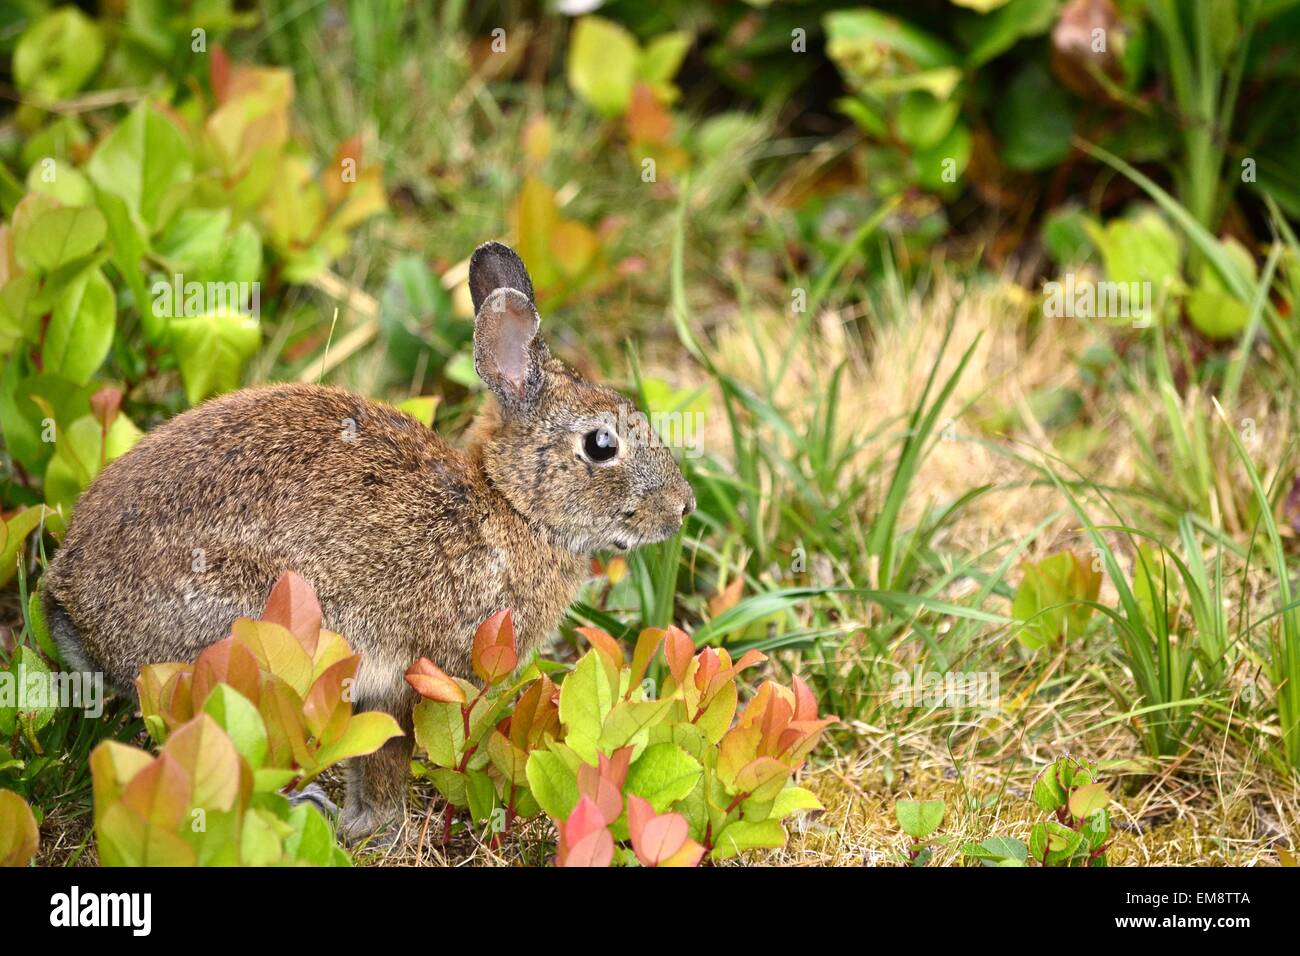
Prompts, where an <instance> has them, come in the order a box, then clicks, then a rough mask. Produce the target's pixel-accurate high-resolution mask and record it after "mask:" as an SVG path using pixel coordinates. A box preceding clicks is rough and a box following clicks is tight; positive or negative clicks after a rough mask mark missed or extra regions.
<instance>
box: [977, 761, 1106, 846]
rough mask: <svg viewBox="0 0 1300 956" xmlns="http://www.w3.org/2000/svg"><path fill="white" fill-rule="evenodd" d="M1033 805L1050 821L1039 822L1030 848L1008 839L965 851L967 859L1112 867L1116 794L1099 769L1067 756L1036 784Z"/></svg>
mask: <svg viewBox="0 0 1300 956" xmlns="http://www.w3.org/2000/svg"><path fill="white" fill-rule="evenodd" d="M1032 797H1033V801H1034V803H1036V804H1038V806H1039V807H1040V808H1041V809H1042V810H1043V811H1044V812H1046V813H1050V814H1052V816H1051V818H1050V819H1048V820H1043V821H1040V822H1038V823H1035V824H1034V826H1033V828H1032V829H1031V830H1030V831H1029V842H1028V844H1026V843H1024V842H1022V841H1020V840H1017V839H1014V838H1012V837H1006V836H993V837H989V838H988V839H987V840H985V841H984V842H982V843H968V844H966V845H965V846H964V847H962V855H963V856H965V857H966V858H967V859H971V860H979V861H980V863H982V864H983V865H984V866H1025V865H1026V864H1027V863H1028V862H1030V861H1032V862H1036V863H1038V864H1039V865H1041V866H1106V865H1107V864H1106V850H1107V848H1108V847H1109V846H1110V813H1109V812H1108V810H1107V809H1106V808H1107V807H1108V806H1109V804H1110V794H1109V793H1107V791H1106V787H1105V785H1104V784H1102V783H1099V782H1098V780H1097V769H1096V767H1094V766H1092V765H1090V764H1085V763H1084V762H1082V761H1079V760H1076V759H1075V758H1074V757H1062V758H1060V759H1059V760H1057V761H1055V762H1054V763H1052V764H1050V765H1049V766H1048V767H1047V768H1046V769H1045V770H1043V772H1042V774H1040V775H1039V777H1038V780H1037V782H1035V784H1034V789H1033V794H1032Z"/></svg>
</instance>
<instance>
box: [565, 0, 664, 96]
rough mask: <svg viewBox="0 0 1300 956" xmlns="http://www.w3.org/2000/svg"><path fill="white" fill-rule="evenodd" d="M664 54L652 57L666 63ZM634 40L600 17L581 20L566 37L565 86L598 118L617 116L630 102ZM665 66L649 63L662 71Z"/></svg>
mask: <svg viewBox="0 0 1300 956" xmlns="http://www.w3.org/2000/svg"><path fill="white" fill-rule="evenodd" d="M666 52H670V51H664V52H661V53H659V54H656V56H657V58H659V59H661V60H663V61H665V62H666V60H667V57H666V56H665V53H666ZM640 56H641V49H640V46H639V45H638V44H637V42H636V38H635V37H633V36H632V34H630V33H628V32H627V30H625V29H623V27H621V26H619V25H618V24H617V23H613V22H611V21H609V20H606V19H604V18H602V17H591V16H587V17H582V18H580V19H579V20H578V22H577V23H576V24H574V26H573V32H572V34H571V35H570V38H569V57H568V78H569V86H570V87H572V89H573V92H575V93H577V94H578V96H580V97H581V98H582V99H583V100H584V101H586V103H587V104H588V105H589V106H591V107H592V108H593V109H594V110H595V111H596V112H597V113H599V114H601V115H602V116H607V117H612V116H621V115H622V114H623V113H625V112H627V108H628V105H629V104H630V103H631V101H632V86H633V84H634V83H635V82H636V72H637V63H638V61H639V59H640ZM664 65H665V63H658V64H650V66H651V68H652V69H657V70H662V69H663V68H664Z"/></svg>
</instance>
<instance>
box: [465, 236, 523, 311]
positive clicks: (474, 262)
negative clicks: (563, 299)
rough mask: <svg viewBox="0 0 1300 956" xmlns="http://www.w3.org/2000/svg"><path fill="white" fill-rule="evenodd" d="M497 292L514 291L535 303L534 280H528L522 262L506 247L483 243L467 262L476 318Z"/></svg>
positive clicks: (497, 243) (499, 244)
mask: <svg viewBox="0 0 1300 956" xmlns="http://www.w3.org/2000/svg"><path fill="white" fill-rule="evenodd" d="M497 289H517V290H518V291H520V292H522V293H523V294H524V296H525V297H526V298H527V299H528V301H529V302H530V303H535V302H536V299H535V298H534V297H533V280H532V279H530V278H529V277H528V270H527V269H525V268H524V261H523V260H522V259H520V258H519V256H518V255H516V254H515V251H514V250H513V249H511V248H510V247H509V246H503V245H502V244H501V243H499V242H485V243H483V245H481V246H479V247H478V248H477V249H475V250H474V255H472V256H470V259H469V294H470V297H471V298H472V299H473V300H474V312H475V314H477V313H478V312H479V311H480V310H481V309H482V308H483V303H484V301H486V300H487V297H488V296H490V295H491V294H492V293H493V292H495V291H496V290H497Z"/></svg>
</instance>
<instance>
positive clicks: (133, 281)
mask: <svg viewBox="0 0 1300 956" xmlns="http://www.w3.org/2000/svg"><path fill="white" fill-rule="evenodd" d="M95 200H96V202H97V203H98V205H99V208H100V210H101V211H102V212H103V214H104V220H105V222H106V223H107V224H108V247H109V250H110V254H111V257H112V262H113V266H114V268H116V269H117V272H118V274H119V275H120V276H121V277H122V280H123V281H124V282H125V283H126V285H127V288H129V289H130V290H131V296H132V297H133V298H134V299H135V307H136V310H137V311H138V312H139V313H140V319H141V321H142V322H143V324H144V329H145V335H146V336H147V337H148V339H149V341H150V342H153V343H155V344H157V343H159V342H161V341H162V336H163V333H164V332H165V331H166V328H167V322H166V319H165V318H161V319H160V318H158V317H157V316H155V315H154V314H153V309H152V308H150V300H149V294H148V292H147V291H146V288H145V277H144V270H143V269H142V268H141V267H140V260H141V259H143V258H144V256H145V254H146V253H148V251H149V241H148V239H147V237H146V236H145V235H144V232H143V229H142V227H141V225H140V224H139V223H137V222H136V220H135V218H134V217H133V216H132V215H131V211H130V210H129V209H128V208H127V206H126V203H125V201H123V199H122V197H120V196H117V195H114V194H113V193H110V192H105V191H104V190H102V189H100V190H97V191H96V193H95Z"/></svg>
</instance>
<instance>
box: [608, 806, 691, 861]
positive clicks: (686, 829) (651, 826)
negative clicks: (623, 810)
mask: <svg viewBox="0 0 1300 956" xmlns="http://www.w3.org/2000/svg"><path fill="white" fill-rule="evenodd" d="M627 830H628V835H629V836H630V837H631V838H632V849H633V851H635V853H636V857H637V859H638V860H640V861H641V865H642V866H660V865H661V864H663V863H666V862H667V861H669V860H673V857H675V856H677V855H678V854H679V853H680V852H681V850H682V848H683V847H684V846H685V845H686V843H687V841H688V840H689V839H690V826H689V825H688V824H687V822H686V818H685V817H684V816H682V815H681V814H680V813H665V814H662V815H657V814H656V813H655V811H654V807H653V806H651V804H650V801H649V800H646V799H645V798H643V797H638V796H636V795H633V796H630V797H628V801H627ZM701 855H703V847H700V848H699V853H693V854H683V855H682V857H681V858H680V859H679V860H673V862H674V863H683V864H686V865H694V864H695V863H698V862H699V858H700V856H701Z"/></svg>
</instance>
